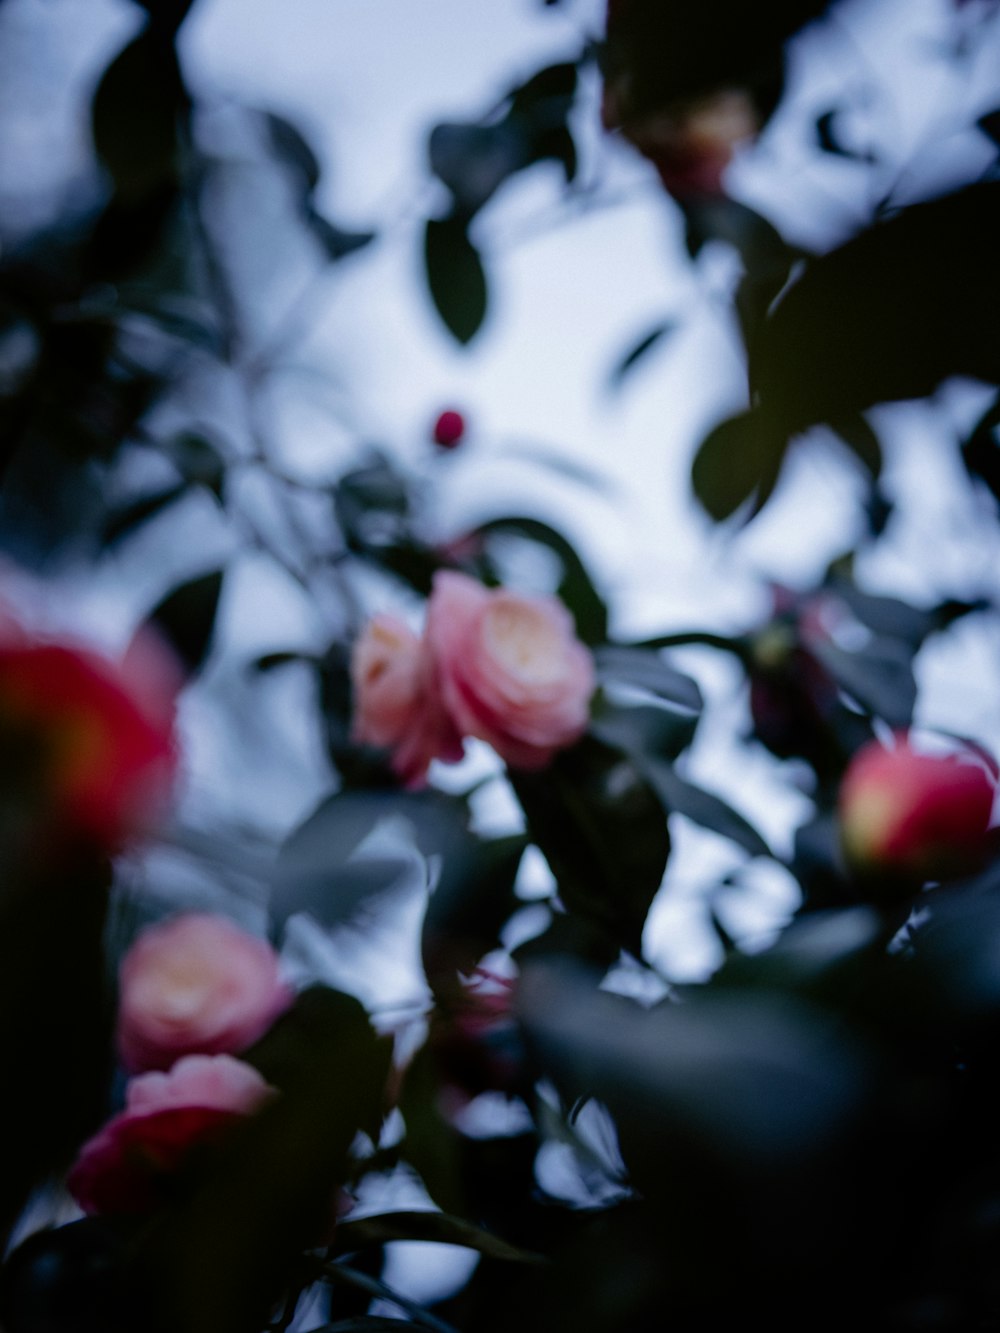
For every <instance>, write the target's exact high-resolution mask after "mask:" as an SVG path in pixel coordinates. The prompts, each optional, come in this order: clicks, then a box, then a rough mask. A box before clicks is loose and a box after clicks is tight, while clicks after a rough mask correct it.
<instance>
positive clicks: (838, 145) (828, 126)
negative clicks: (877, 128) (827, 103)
mask: <svg viewBox="0 0 1000 1333" xmlns="http://www.w3.org/2000/svg"><path fill="white" fill-rule="evenodd" d="M838 115H839V112H838V111H837V110H836V108H835V109H834V110H832V111H824V112H823V114H822V115H820V116H817V117H816V142H817V143H818V144H819V146H820V148H821V149H822V150H823V152H824V153H831V154H833V155H834V156H835V157H846V158H848V159H849V160H851V161H853V162H874V161H875V158H874V156H873V155H872V154H871V153H865V152H859V151H858V150H857V149H855V148H849V147H847V145H846V144H845V143H844V142H843V140H842V139H841V138H840V134H839V133H838V130H837V123H836V122H837V116H838Z"/></svg>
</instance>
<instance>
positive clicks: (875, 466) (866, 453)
mask: <svg viewBox="0 0 1000 1333" xmlns="http://www.w3.org/2000/svg"><path fill="white" fill-rule="evenodd" d="M833 429H834V430H835V431H836V433H837V435H839V436H840V438H841V440H843V442H844V444H846V445H847V447H848V449H850V451H851V452H852V453H853V454H854V456H855V458H857V460H858V461H859V462H860V463H861V464H862V466H863V467H865V468H866V469H867V470H868V472H870V473H871V475H872V477H873V478H877V477H879V476H880V475H881V472H882V445H881V443H880V442H879V438H878V436H877V435H876V434H875V432H874V431H873V430H872V428H871V426H869V424H868V422H867V421H866V420H865V419H864V417H863V416H861V415H860V413H859V414H857V415H855V416H851V417H846V418H844V419H842V420H840V421H837V422H834V423H833Z"/></svg>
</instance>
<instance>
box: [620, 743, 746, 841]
mask: <svg viewBox="0 0 1000 1333" xmlns="http://www.w3.org/2000/svg"><path fill="white" fill-rule="evenodd" d="M637 762H638V763H639V766H640V767H641V769H642V771H643V773H645V775H646V777H647V778H648V779H649V781H650V782H651V784H652V785H653V787H654V788H655V789H656V791H657V792H658V793H659V795H660V799H661V800H662V801H663V803H664V805H666V806H667V808H668V809H670V810H673V811H675V812H676V813H677V814H679V815H686V816H687V818H688V819H690V820H692V821H693V822H694V823H695V824H700V825H701V827H702V828H707V829H711V830H712V832H713V833H721V834H722V836H723V837H724V838H729V839H730V841H731V842H735V843H736V844H737V845H738V846H739V847H742V848H743V850H744V851H746V852H749V854H750V855H751V856H771V855H772V852H771V849H770V847H768V845H767V843H766V842H765V841H764V839H763V838H762V837H761V835H760V834H759V833H758V832H757V830H756V829H755V828H754V827H753V825H752V824H750V823H749V822H748V821H747V820H746V819H744V817H743V816H742V815H741V814H740V813H739V812H738V811H736V810H734V809H733V807H732V806H731V805H730V804H729V802H728V801H724V800H723V799H722V798H721V797H720V796H716V795H715V794H714V793H713V792H709V791H705V790H704V789H703V788H702V787H698V786H695V784H694V783H693V782H687V781H686V780H685V779H684V778H681V777H678V776H677V773H676V772H675V770H674V768H673V766H672V765H671V764H669V763H667V762H665V761H664V760H662V759H656V758H643V759H637Z"/></svg>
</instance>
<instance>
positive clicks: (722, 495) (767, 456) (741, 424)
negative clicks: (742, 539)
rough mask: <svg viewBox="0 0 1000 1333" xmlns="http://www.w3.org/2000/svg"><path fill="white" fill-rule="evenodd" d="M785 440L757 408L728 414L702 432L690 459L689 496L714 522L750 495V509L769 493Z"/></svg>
mask: <svg viewBox="0 0 1000 1333" xmlns="http://www.w3.org/2000/svg"><path fill="white" fill-rule="evenodd" d="M786 448H787V440H786V439H783V438H782V437H781V435H780V434H778V433H777V432H775V431H774V430H773V429H772V428H771V425H770V422H769V420H768V418H767V417H766V416H764V415H763V414H762V413H760V412H753V411H751V412H744V413H742V414H741V415H740V416H737V417H730V418H729V420H728V421H723V422H722V423H721V425H718V426H716V427H715V429H714V430H713V431H711V432H710V433H709V435H707V436H706V438H705V439H704V440H703V441H702V443H701V445H700V446H699V449H698V452H697V453H696V454H695V457H694V462H693V463H692V465H691V484H692V486H693V488H694V493H695V497H696V498H697V500H698V501H699V503H700V504H701V506H702V508H703V509H704V510H705V512H706V513H707V514H708V516H709V517H710V518H712V519H714V520H715V521H716V522H717V523H720V522H722V520H723V519H727V518H730V517H732V515H733V514H735V513H736V511H737V510H738V509H739V508H740V507H741V506H742V505H745V504H747V503H748V502H749V501H750V500H753V510H752V513H751V515H750V516H751V517H752V515H753V514H755V513H757V512H758V511H759V510H760V509H762V508H763V507H764V505H765V504H766V502H767V500H768V499H769V497H770V495H771V493H772V491H773V490H774V487H775V485H776V484H777V480H778V475H779V473H780V471H781V465H782V463H783V461H784V458H785V451H786Z"/></svg>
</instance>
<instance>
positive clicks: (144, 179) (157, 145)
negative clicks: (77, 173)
mask: <svg viewBox="0 0 1000 1333" xmlns="http://www.w3.org/2000/svg"><path fill="white" fill-rule="evenodd" d="M186 109H187V94H186V92H185V89H184V83H183V80H182V78H181V72H180V66H179V65H178V63H177V55H176V53H175V51H174V47H173V42H172V41H171V40H170V34H169V33H165V32H164V31H162V30H161V29H159V28H156V27H153V26H150V27H149V28H147V29H146V30H145V31H144V32H142V33H140V35H139V36H138V37H136V38H135V40H134V41H132V42H130V43H129V45H128V46H126V47H125V49H124V50H123V51H121V52H120V53H119V54H118V55H117V56H116V57H115V59H114V60H113V61H112V63H111V64H110V65H109V66H108V68H107V70H106V71H105V73H104V76H103V78H102V79H101V82H100V84H99V85H98V87H97V91H96V93H95V94H94V101H93V106H92V110H91V123H92V129H93V135H94V147H95V148H96V150H97V155H98V157H100V159H101V161H102V163H103V164H104V166H105V167H106V168H107V170H108V171H109V172H110V174H111V176H112V178H113V180H114V183H115V190H116V191H117V193H118V194H119V195H120V196H121V197H122V198H123V199H128V200H132V201H134V200H136V199H138V198H141V197H144V196H149V195H151V194H152V193H153V192H155V191H157V190H158V189H159V188H160V187H161V186H162V185H163V183H164V182H165V181H167V180H169V179H171V178H172V177H173V175H174V173H175V170H176V165H177V152H178V138H177V132H178V127H179V125H180V120H181V117H182V115H183V114H184V113H185V111H186Z"/></svg>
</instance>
